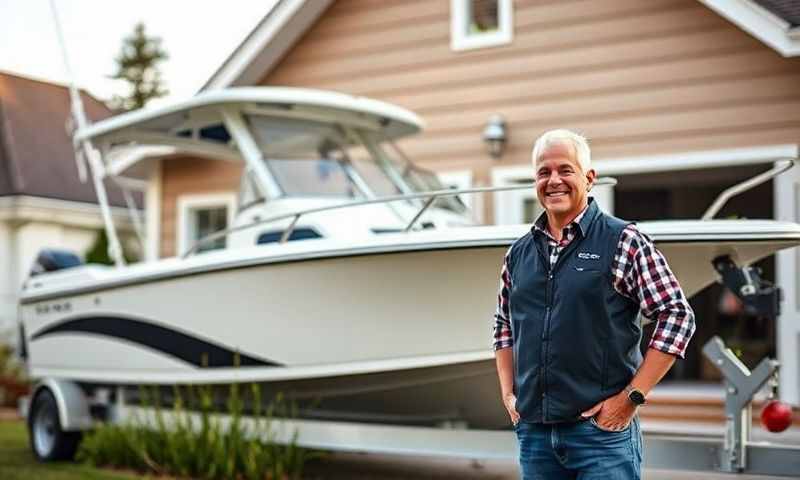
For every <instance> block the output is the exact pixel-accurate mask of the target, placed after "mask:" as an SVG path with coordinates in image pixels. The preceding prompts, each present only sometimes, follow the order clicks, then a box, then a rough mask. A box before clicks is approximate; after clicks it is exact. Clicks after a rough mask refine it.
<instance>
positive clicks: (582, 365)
mask: <svg viewBox="0 0 800 480" xmlns="http://www.w3.org/2000/svg"><path fill="white" fill-rule="evenodd" d="M532 161H533V166H534V172H535V179H536V195H537V198H538V199H539V202H540V204H541V205H542V206H543V207H544V209H545V212H544V213H543V214H542V215H541V216H540V217H539V218H538V220H536V222H535V224H534V225H533V227H532V228H531V231H530V232H528V233H527V234H526V235H524V236H523V237H521V238H519V239H518V240H517V241H516V242H514V244H513V245H512V246H511V248H510V249H509V250H508V253H507V254H506V256H505V259H504V262H503V268H502V272H501V280H502V281H501V286H500V293H499V294H498V306H497V312H496V314H495V326H494V349H495V356H496V360H497V373H498V375H499V377H500V387H501V395H502V400H503V404H504V405H505V407H506V409H507V410H508V414H509V416H510V418H511V421H512V423H514V425H515V429H516V433H517V439H518V441H519V446H520V466H521V469H522V475H523V478H524V479H534V478H536V479H551V478H552V479H566V478H580V479H590V478H598V479H599V478H603V479H606V478H624V479H638V478H640V477H641V461H642V438H641V431H640V429H639V422H638V417H637V416H636V411H637V408H638V406H639V405H641V404H643V403H644V402H645V398H646V397H647V394H648V393H649V392H650V391H651V390H652V388H653V387H654V386H655V385H656V384H657V383H658V382H659V381H660V380H661V378H662V377H663V376H664V375H665V374H666V373H667V371H668V370H669V369H670V367H671V366H672V364H673V363H674V361H675V358H676V357H681V358H682V357H683V355H684V353H685V351H686V346H687V344H688V342H689V339H690V338H691V336H692V334H693V333H694V328H695V327H694V313H693V312H692V309H691V307H690V306H689V303H688V302H687V300H686V298H685V296H684V295H683V292H682V291H681V288H680V285H679V284H678V281H677V279H676V278H675V276H674V275H673V274H672V272H671V271H670V269H669V266H668V265H667V262H666V260H665V259H664V256H663V255H662V254H661V253H660V252H659V251H658V250H657V249H656V248H655V247H654V246H653V243H652V241H651V240H650V239H649V238H648V237H647V236H645V235H644V234H642V233H641V232H640V231H639V230H638V229H637V227H636V226H635V225H634V224H632V223H628V222H624V221H622V220H620V219H617V218H615V217H612V216H610V215H607V214H605V213H603V212H602V211H601V210H600V209H599V208H598V206H597V204H596V203H595V201H594V199H592V198H589V197H588V193H589V191H590V190H591V188H592V185H593V183H594V181H595V178H596V173H595V171H594V170H593V169H592V168H591V158H590V151H589V145H588V143H587V142H586V139H585V138H583V137H582V136H580V135H578V134H575V133H573V132H570V131H568V130H553V131H550V132H547V133H545V134H543V135H542V136H541V137H539V139H538V140H537V141H536V144H535V145H534V148H533V154H532ZM640 312H641V314H642V315H643V316H644V317H647V318H648V319H651V320H653V321H655V322H656V328H655V331H654V333H653V337H652V339H651V341H650V344H649V348H648V349H647V353H646V354H645V356H644V360H642V354H641V351H640V349H639V341H640V339H641V322H640V320H639V313H640Z"/></svg>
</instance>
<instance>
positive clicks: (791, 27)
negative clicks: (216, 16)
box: [200, 0, 800, 91]
mask: <svg viewBox="0 0 800 480" xmlns="http://www.w3.org/2000/svg"><path fill="white" fill-rule="evenodd" d="M698 1H699V2H701V3H702V4H704V5H706V6H707V7H709V8H710V9H711V10H713V11H715V12H716V13H718V14H719V15H721V16H722V17H724V18H726V19H728V20H730V21H731V22H733V23H734V24H735V25H737V26H738V27H739V28H741V29H742V30H744V31H746V32H748V33H749V34H750V35H753V36H754V37H756V38H757V39H759V40H761V41H762V42H764V43H765V44H766V45H768V46H769V47H771V48H773V49H774V50H776V51H778V52H779V53H780V54H781V55H783V56H784V57H793V56H798V55H800V26H798V25H800V23H798V22H800V2H798V1H797V0H698ZM332 3H333V0H278V2H277V3H276V4H275V6H273V8H272V9H271V10H270V11H269V12H268V13H267V14H266V15H265V16H264V18H263V19H262V20H261V21H260V22H259V23H258V25H256V27H255V28H254V29H253V31H251V32H250V34H249V35H248V36H247V37H246V38H245V39H244V41H243V42H242V43H241V44H240V45H239V46H238V47H237V48H236V50H234V51H233V53H231V55H230V56H229V57H228V59H227V60H225V62H223V64H222V65H221V66H220V67H219V68H218V69H217V71H216V72H214V74H213V75H212V76H211V78H209V79H208V81H207V82H206V83H205V85H203V87H202V88H201V89H200V91H205V90H215V89H220V88H227V87H232V86H249V85H256V84H257V83H258V82H259V81H260V80H261V79H262V78H264V77H265V76H266V75H267V74H268V73H269V72H270V71H271V70H272V69H273V68H274V67H275V66H276V65H277V64H278V62H279V61H280V60H281V59H282V58H283V57H284V55H286V53H287V52H288V51H289V50H291V48H292V47H293V46H294V44H295V43H296V42H297V40H299V39H300V37H301V36H302V35H303V34H304V33H305V32H306V30H308V29H309V28H310V27H311V26H312V25H313V24H314V23H315V22H316V21H317V19H319V17H320V16H322V14H323V13H324V12H325V10H327V9H328V7H329V6H330V5H331V4H332Z"/></svg>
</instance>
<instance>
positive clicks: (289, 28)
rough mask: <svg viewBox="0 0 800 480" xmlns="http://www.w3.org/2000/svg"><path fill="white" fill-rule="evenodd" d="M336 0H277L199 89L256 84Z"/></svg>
mask: <svg viewBox="0 0 800 480" xmlns="http://www.w3.org/2000/svg"><path fill="white" fill-rule="evenodd" d="M332 3H333V0H313V1H308V0H278V1H277V3H275V5H274V6H273V7H272V9H271V10H270V11H269V12H268V13H267V14H266V15H265V16H264V18H263V19H261V21H260V22H259V23H258V25H256V27H255V28H254V29H253V31H251V32H250V34H249V35H247V37H246V38H245V39H244V41H243V42H242V43H241V44H240V45H239V46H238V47H237V48H236V50H234V51H233V53H232V54H231V55H230V56H229V57H228V59H227V60H225V62H223V64H222V65H221V66H220V67H219V68H218V69H217V71H216V72H214V74H213V75H212V76H211V78H209V79H208V81H207V82H206V83H205V85H203V87H202V88H201V89H200V91H205V90H216V89H220V88H227V87H233V86H250V85H255V84H256V83H257V82H258V81H259V80H261V79H262V78H264V75H266V74H267V73H268V72H269V71H270V70H271V69H272V67H274V66H275V65H276V64H277V63H278V62H279V61H280V60H281V59H282V58H283V56H284V55H285V54H286V52H288V51H289V50H290V49H291V48H292V46H294V44H295V42H296V41H297V40H298V39H299V38H300V37H301V36H302V35H303V34H304V33H305V32H306V30H308V28H309V27H310V26H311V25H313V24H314V22H316V21H317V19H318V18H319V17H320V16H321V15H322V13H323V12H324V11H325V10H327V9H328V7H329V6H330V5H331V4H332Z"/></svg>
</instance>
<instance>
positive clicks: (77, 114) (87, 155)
mask: <svg viewBox="0 0 800 480" xmlns="http://www.w3.org/2000/svg"><path fill="white" fill-rule="evenodd" d="M50 9H51V10H52V12H53V21H54V22H55V24H56V34H57V35H58V43H59V45H60V47H61V56H62V59H63V60H64V68H65V69H66V73H67V77H68V78H69V96H70V110H71V112H72V117H71V122H69V123H71V127H70V130H71V132H70V133H71V135H72V144H73V147H74V149H75V161H76V162H77V165H78V174H79V175H80V179H81V182H83V183H86V176H87V175H86V174H87V163H88V167H89V169H90V170H91V174H92V183H93V184H94V191H95V193H96V195H97V202H98V204H99V205H100V213H101V215H102V216H103V225H104V226H105V230H106V237H107V238H108V255H109V257H111V259H112V260H114V264H115V265H116V266H118V267H119V266H124V265H125V257H124V256H123V253H122V247H121V245H120V243H119V238H118V237H117V230H116V228H115V227H114V221H113V219H112V218H111V208H110V207H109V205H108V195H107V194H106V186H105V184H104V183H103V179H104V177H105V168H104V166H103V161H102V158H101V156H100V152H99V151H98V150H97V149H96V148H94V145H92V142H91V140H89V139H88V138H83V139H79V138H80V136H79V135H78V134H79V133H80V132H82V131H83V130H84V129H85V128H86V127H88V126H89V121H88V120H87V119H86V111H85V110H84V109H83V101H82V99H81V95H80V92H79V91H78V87H77V85H76V83H75V76H74V75H73V74H72V69H71V68H70V64H69V56H68V55H67V44H66V42H65V40H64V32H63V31H62V29H61V21H60V20H59V17H58V9H57V8H56V3H55V0H50Z"/></svg>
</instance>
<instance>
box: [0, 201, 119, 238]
mask: <svg viewBox="0 0 800 480" xmlns="http://www.w3.org/2000/svg"><path fill="white" fill-rule="evenodd" d="M111 218H112V219H113V221H114V223H115V224H116V225H117V228H119V229H121V230H125V231H129V230H132V229H133V223H132V221H131V219H130V216H129V212H128V209H127V208H123V207H111ZM0 221H8V222H12V223H15V224H24V223H28V222H42V223H58V224H61V225H65V226H70V227H82V228H103V220H102V217H101V216H100V207H99V206H98V205H96V204H93V203H82V202H74V201H70V200H59V199H55V198H44V197H35V196H30V195H14V196H6V197H0Z"/></svg>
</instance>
